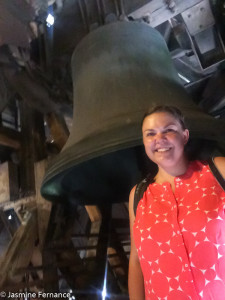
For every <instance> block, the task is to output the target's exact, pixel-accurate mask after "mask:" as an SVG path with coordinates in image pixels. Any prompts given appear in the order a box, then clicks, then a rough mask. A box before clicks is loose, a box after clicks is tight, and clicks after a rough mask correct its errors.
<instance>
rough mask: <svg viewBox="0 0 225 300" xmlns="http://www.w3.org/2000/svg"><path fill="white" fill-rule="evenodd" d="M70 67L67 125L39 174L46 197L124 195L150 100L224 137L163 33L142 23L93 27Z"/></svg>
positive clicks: (138, 165) (195, 129)
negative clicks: (196, 98) (190, 89)
mask: <svg viewBox="0 0 225 300" xmlns="http://www.w3.org/2000/svg"><path fill="white" fill-rule="evenodd" d="M72 72H73V86H74V91H73V93H74V123H73V128H72V132H71V134H70V137H69V139H68V141H67V143H66V145H65V147H64V148H63V150H62V152H61V153H60V154H59V155H58V157H57V158H56V159H55V160H54V161H53V162H52V164H51V165H50V166H49V168H48V170H47V173H46V175H45V178H44V182H43V185H42V195H43V196H44V197H45V198H46V199H49V200H53V201H54V200H55V201H57V200H59V201H76V202H77V203H79V204H100V203H104V202H106V201H110V202H119V201H127V200H128V196H129V191H130V189H131V188H132V186H133V185H135V184H136V183H137V181H138V180H140V178H141V176H142V175H143V172H146V171H147V170H146V166H147V165H146V159H145V155H144V151H143V147H142V146H141V144H142V137H141V127H140V123H141V120H142V117H143V115H144V113H145V112H146V110H148V109H149V108H150V107H152V106H154V105H160V104H167V105H174V106H177V107H179V108H180V109H181V110H182V112H183V113H184V114H185V116H186V118H187V120H188V123H189V128H190V130H191V135H192V136H194V137H201V138H206V139H211V140H216V139H219V138H221V136H223V137H224V136H225V126H224V123H221V122H220V121H218V120H215V119H213V118H212V117H210V116H208V115H206V114H204V113H202V112H201V111H200V110H199V109H198V108H197V106H196V105H195V104H194V103H193V102H192V100H191V99H190V98H189V96H188V95H187V94H186V92H185V90H184V88H183V87H182V86H181V83H180V79H179V77H178V74H177V72H176V70H175V68H174V66H173V64H172V60H171V58H170V54H169V51H168V49H167V46H166V43H165V41H164V39H163V37H162V36H161V35H160V33H159V32H158V31H157V30H155V29H153V28H151V27H149V26H148V25H146V24H143V23H136V22H117V23H112V24H109V25H106V26H103V27H101V28H99V29H97V30H95V31H93V32H91V33H90V34H88V35H87V36H86V37H85V38H84V39H83V40H82V41H81V42H80V44H79V45H78V46H77V48H76V49H75V51H74V53H73V57H72Z"/></svg>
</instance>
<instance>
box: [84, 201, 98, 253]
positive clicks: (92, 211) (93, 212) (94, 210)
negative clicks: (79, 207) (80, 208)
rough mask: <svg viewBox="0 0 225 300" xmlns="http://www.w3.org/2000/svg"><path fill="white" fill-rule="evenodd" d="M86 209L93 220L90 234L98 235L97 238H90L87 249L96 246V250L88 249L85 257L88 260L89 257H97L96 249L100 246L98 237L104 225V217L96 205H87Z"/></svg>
mask: <svg viewBox="0 0 225 300" xmlns="http://www.w3.org/2000/svg"><path fill="white" fill-rule="evenodd" d="M85 208H86V210H87V213H88V215H89V218H90V220H91V228H90V234H94V235H96V236H95V237H89V239H88V242H87V247H93V246H94V249H88V248H87V249H88V250H87V251H86V255H85V257H86V258H87V257H95V256H96V247H97V244H98V235H99V231H100V227H101V223H102V215H101V212H100V210H99V208H98V207H97V206H95V205H86V206H85Z"/></svg>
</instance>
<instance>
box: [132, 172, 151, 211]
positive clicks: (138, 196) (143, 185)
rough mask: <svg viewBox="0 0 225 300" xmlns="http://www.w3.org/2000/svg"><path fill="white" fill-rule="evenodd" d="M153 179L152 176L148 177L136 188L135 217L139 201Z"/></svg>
mask: <svg viewBox="0 0 225 300" xmlns="http://www.w3.org/2000/svg"><path fill="white" fill-rule="evenodd" d="M153 182H154V179H153V177H152V176H150V175H148V176H147V177H146V178H145V179H143V180H142V181H141V182H139V183H138V184H137V186H136V189H135V193H134V206H133V207H134V215H135V216H136V210H137V206H138V203H139V201H140V200H141V199H142V197H143V195H144V192H145V191H146V189H147V187H148V186H149V184H150V183H153Z"/></svg>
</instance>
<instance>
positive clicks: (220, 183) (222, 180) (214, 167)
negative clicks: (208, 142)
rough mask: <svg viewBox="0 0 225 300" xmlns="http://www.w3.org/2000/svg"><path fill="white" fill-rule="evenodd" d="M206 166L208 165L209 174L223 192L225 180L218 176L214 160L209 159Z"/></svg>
mask: <svg viewBox="0 0 225 300" xmlns="http://www.w3.org/2000/svg"><path fill="white" fill-rule="evenodd" d="M208 164H209V168H210V170H211V172H212V173H213V175H214V177H215V178H216V180H217V181H218V183H219V185H220V186H221V187H222V189H223V190H224V191H225V180H224V178H223V176H222V175H221V174H220V172H219V170H218V169H217V167H216V165H215V163H214V159H213V158H210V159H209V160H208Z"/></svg>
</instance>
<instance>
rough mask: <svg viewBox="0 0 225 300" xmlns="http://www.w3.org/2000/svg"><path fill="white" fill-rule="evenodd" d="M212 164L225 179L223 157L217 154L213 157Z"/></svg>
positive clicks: (224, 158)
mask: <svg viewBox="0 0 225 300" xmlns="http://www.w3.org/2000/svg"><path fill="white" fill-rule="evenodd" d="M213 161H214V164H215V166H216V167H217V169H218V171H219V172H220V174H221V175H222V176H223V178H224V179H225V157H222V156H217V157H214V158H213Z"/></svg>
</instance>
